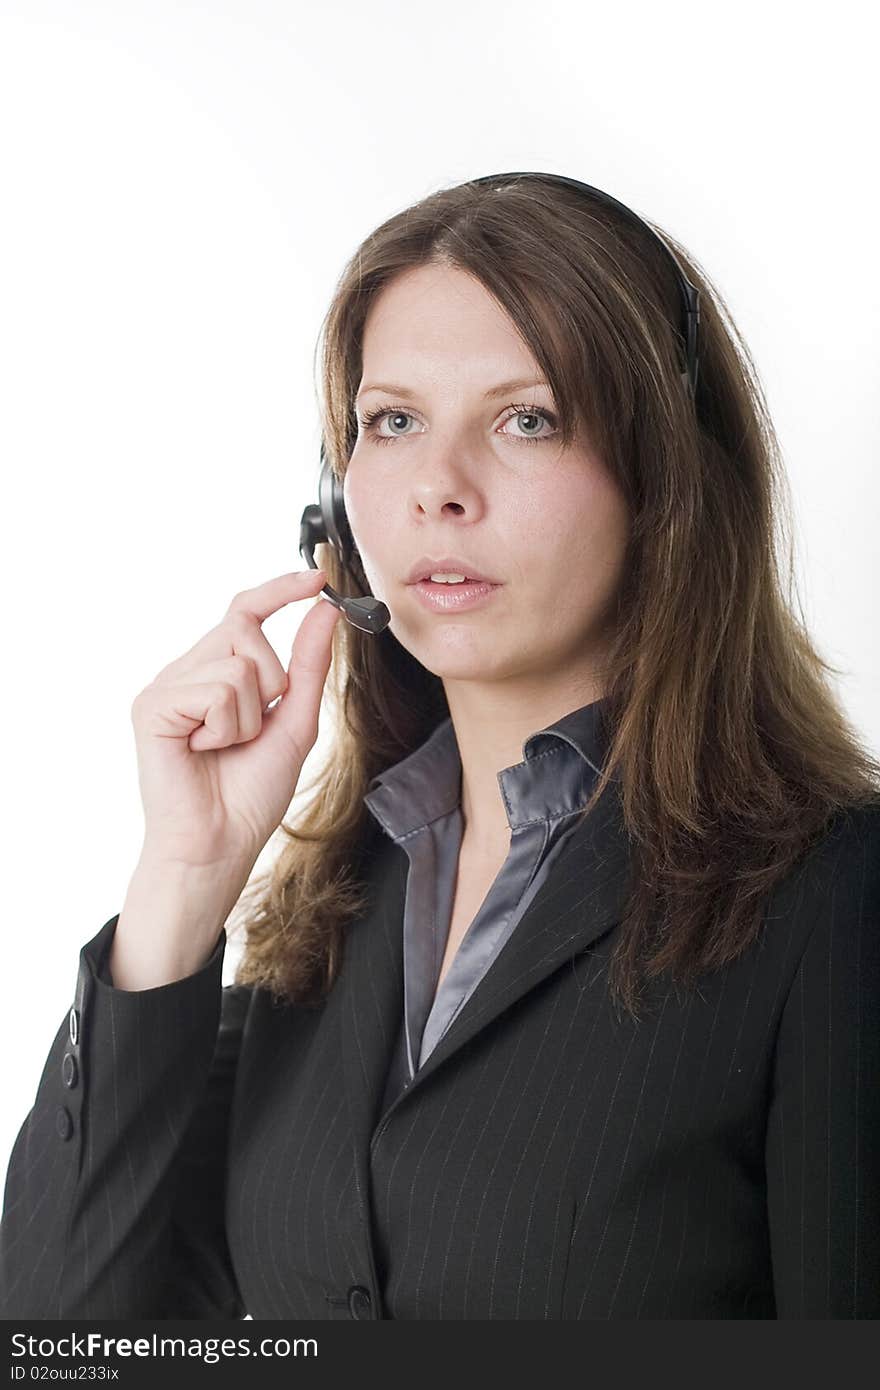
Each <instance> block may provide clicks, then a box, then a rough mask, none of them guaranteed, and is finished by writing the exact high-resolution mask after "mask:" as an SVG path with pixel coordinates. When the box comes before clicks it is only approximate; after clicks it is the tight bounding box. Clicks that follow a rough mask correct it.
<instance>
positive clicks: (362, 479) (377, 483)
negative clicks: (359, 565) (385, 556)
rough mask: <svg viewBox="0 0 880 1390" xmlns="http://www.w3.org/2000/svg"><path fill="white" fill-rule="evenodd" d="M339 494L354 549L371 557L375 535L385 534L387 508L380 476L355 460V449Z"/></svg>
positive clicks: (373, 550)
mask: <svg viewBox="0 0 880 1390" xmlns="http://www.w3.org/2000/svg"><path fill="white" fill-rule="evenodd" d="M342 496H343V499H344V501H345V514H346V516H347V517H348V523H349V526H350V527H351V531H352V534H353V536H354V539H355V542H356V543H357V547H358V550H359V551H360V552H361V555H362V556H364V555H368V556H373V557H375V554H376V549H377V546H376V541H377V538H378V537H380V536H381V535H382V534H383V533H384V534H385V535H387V534H388V526H389V522H390V516H389V511H390V508H389V506H388V502H387V494H386V491H385V489H384V487H383V484H382V481H381V478H379V477H377V475H376V474H375V472H374V474H373V476H369V475H368V471H367V469H366V468H364V467H363V466H362V464H361V461H360V460H359V459H358V456H357V450H355V452H354V453H353V454H352V456H351V459H350V460H349V463H348V467H347V469H346V472H345V477H344V478H343V480H342Z"/></svg>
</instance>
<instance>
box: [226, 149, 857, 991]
mask: <svg viewBox="0 0 880 1390" xmlns="http://www.w3.org/2000/svg"><path fill="white" fill-rule="evenodd" d="M650 225H651V226H653V227H655V228H656V230H658V231H659V232H660V233H661V235H663V236H664V237H665V238H666V240H667V242H668V243H669V244H670V245H671V246H672V248H673V250H674V251H675V253H676V255H677V256H678V257H679V259H680V260H681V262H682V264H683V266H684V269H685V271H686V273H687V274H688V276H689V277H690V278H691V280H692V281H693V282H694V283H695V284H696V285H697V286H698V288H699V289H700V303H701V329H700V376H699V386H698V391H697V399H696V403H695V404H694V402H692V401H691V400H690V399H689V398H688V395H687V393H686V391H685V390H684V389H683V386H682V382H681V377H680V372H681V370H682V360H681V345H680V340H679V337H678V335H677V329H678V326H679V324H680V321H681V312H680V307H679V298H678V291H677V288H676V283H675V279H674V277H673V275H672V273H671V270H670V266H669V264H668V263H667V260H666V257H665V256H664V255H663V251H662V248H659V247H654V246H653V245H652V238H650V237H649V236H648V235H647V233H645V232H644V231H641V230H640V229H639V228H638V227H634V226H633V225H631V224H630V223H629V222H628V220H626V219H625V218H623V217H622V215H621V214H620V213H618V212H617V211H616V210H614V209H611V208H609V207H607V206H605V205H603V204H601V203H599V202H598V201H597V200H590V201H588V200H587V198H586V197H585V196H584V195H583V194H581V193H577V192H575V191H574V190H573V189H570V188H568V187H566V186H563V185H558V184H554V183H552V182H547V181H546V180H545V181H542V180H540V178H536V177H535V176H532V175H519V176H514V175H511V176H510V177H509V178H508V179H506V180H503V181H501V182H500V183H496V184H494V185H492V186H488V187H487V186H479V187H478V186H474V185H469V184H468V183H463V184H460V185H458V186H456V187H453V188H446V189H441V190H440V191H438V192H435V193H432V194H431V195H430V196H428V197H425V198H423V199H422V200H421V201H420V202H418V203H416V204H415V205H414V206H413V207H409V208H406V209H405V210H404V211H402V212H399V213H397V214H396V215H394V216H392V217H390V218H389V219H388V220H387V221H386V222H384V223H383V224H382V225H381V226H380V227H378V228H377V229H376V230H375V231H374V232H373V233H372V234H371V235H370V236H368V237H367V238H366V240H365V241H364V242H363V243H362V245H360V246H359V247H358V249H357V250H356V252H355V253H354V255H353V256H352V257H351V259H350V261H349V263H348V265H347V266H346V267H345V269H344V271H343V274H342V276H341V278H340V280H339V282H338V285H337V288H336V291H335V294H334V296H333V299H332V302H331V304H330V307H329V310H328V312H327V315H326V317H325V320H324V323H323V325H322V351H321V378H322V379H321V396H322V399H321V403H320V404H321V411H322V426H323V434H324V441H325V447H326V450H327V454H328V458H329V460H330V464H331V466H332V468H333V470H334V472H335V473H336V475H337V476H338V477H339V478H340V479H341V478H342V477H343V476H344V474H345V469H346V466H347V461H348V459H349V458H350V456H351V453H352V451H353V448H354V444H355V441H356V438H357V428H358V426H357V417H356V414H355V410H354V397H355V394H356V392H357V389H358V386H359V383H360V379H361V372H362V363H361V344H362V341H363V333H364V326H365V322H366V319H367V315H368V313H369V311H370V308H371V305H372V304H373V302H374V301H375V299H376V297H377V295H379V294H381V292H382V290H383V288H384V287H385V286H387V285H388V284H389V283H390V282H391V280H392V279H393V278H394V277H395V276H396V275H398V274H399V273H401V272H403V271H405V270H408V269H410V268H412V267H416V266H425V265H430V264H435V263H440V264H444V265H450V266H454V267H457V268H459V269H462V270H464V271H466V272H469V273H470V274H471V275H473V276H475V277H476V278H477V279H478V280H479V281H480V282H481V283H482V284H483V285H484V286H485V288H486V289H487V290H488V291H489V292H490V293H491V294H492V295H494V296H495V297H496V299H497V301H498V302H499V303H500V304H501V306H502V307H503V308H504V309H505V310H506V312H507V313H508V314H509V316H510V318H511V319H512V321H513V322H514V324H515V325H516V327H517V329H518V330H519V332H520V334H521V335H522V337H523V339H524V340H525V342H526V343H527V344H528V346H529V347H530V349H531V351H532V353H533V355H534V357H535V359H536V361H537V362H538V364H539V365H540V367H541V369H542V371H543V372H544V373H545V374H546V380H547V381H548V382H549V384H550V386H551V388H552V393H553V396H554V400H555V405H556V409H557V412H558V415H559V418H560V428H561V436H560V437H561V441H562V442H563V443H571V442H572V440H573V439H574V438H575V437H576V435H577V432H578V430H579V428H580V427H583V426H585V427H586V428H587V430H588V431H589V435H590V439H591V442H592V443H593V444H594V445H595V446H596V447H597V449H598V451H599V453H600V456H601V457H602V458H603V459H604V461H605V463H606V465H607V467H608V468H609V469H610V470H611V472H612V474H613V476H614V478H615V479H616V480H617V482H618V484H619V486H620V487H621V488H622V489H623V492H624V496H625V497H626V498H627V500H628V503H629V508H630V516H631V535H630V542H629V553H628V555H627V559H626V563H625V568H624V573H625V579H624V583H623V586H622V589H621V592H620V594H619V596H618V600H617V614H616V619H617V621H616V630H615V634H614V640H613V646H612V651H611V659H610V664H609V668H608V672H607V674H608V683H607V687H606V692H605V693H607V695H608V709H609V712H610V724H611V731H612V737H611V741H610V745H609V754H608V760H607V762H606V765H605V768H604V770H603V775H602V777H601V778H600V779H599V781H598V782H597V785H596V789H595V792H594V794H593V797H592V798H591V800H590V803H589V804H588V805H587V807H586V808H585V810H584V811H583V813H582V814H583V815H589V814H590V812H591V811H592V809H593V808H594V806H595V804H596V802H597V801H598V799H599V798H600V797H601V795H602V794H603V793H604V791H605V789H606V787H607V786H608V784H609V781H610V780H611V779H612V777H613V779H614V783H615V786H616V790H617V793H618V794H619V796H620V802H621V808H622V814H623V820H624V824H625V827H626V831H627V833H628V835H629V838H630V842H631V845H632V852H633V855H634V860H635V872H634V874H633V880H632V883H633V887H632V889H631V892H630V897H629V900H628V902H627V904H626V909H625V913H624V916H623V918H622V922H621V929H620V934H619V941H618V943H617V947H616V950H615V953H614V955H613V956H612V958H611V962H610V972H609V986H610V989H611V992H612V996H613V997H614V999H615V1000H616V1003H617V1005H618V1007H620V1006H621V1005H623V1006H624V1007H625V1008H626V1009H628V1010H629V1011H630V1013H631V1014H632V1015H633V1016H634V1017H637V1016H638V1003H639V998H640V990H641V986H642V984H643V983H644V982H645V981H646V980H648V979H650V978H652V977H654V976H657V975H659V974H660V973H661V972H667V973H668V974H669V975H671V976H672V977H673V978H674V979H675V980H676V981H678V982H683V983H685V984H687V983H692V982H693V981H695V980H696V978H697V976H698V975H699V974H701V973H703V972H705V971H709V970H713V969H717V968H718V967H720V966H722V965H723V964H724V963H725V962H727V961H730V960H732V959H734V958H735V957H737V956H738V955H740V953H741V952H743V951H744V950H745V948H746V947H747V946H748V945H749V944H750V942H751V941H752V940H753V939H754V938H755V937H756V935H757V934H758V931H759V928H760V924H761V916H762V912H761V907H762V903H763V902H764V901H765V899H766V895H767V894H768V892H769V891H770V889H771V888H772V887H773V886H774V885H775V884H776V883H777V882H778V881H779V880H780V879H781V878H783V877H784V875H785V874H786V873H787V872H788V871H789V870H790V869H791V867H792V866H793V865H794V863H795V861H796V860H797V859H798V858H799V857H800V856H801V855H802V854H803V852H804V851H805V850H806V849H807V847H808V846H810V845H811V844H812V843H813V842H814V841H815V840H816V839H817V838H818V837H820V836H821V835H822V834H823V832H824V831H826V829H827V828H828V827H829V825H830V822H831V820H832V818H834V817H835V816H836V815H837V814H838V813H840V812H841V811H843V812H844V813H845V812H846V810H847V808H850V807H855V806H858V805H861V804H864V803H866V802H869V801H875V800H876V799H878V797H880V764H878V762H877V761H876V760H875V759H874V758H872V757H871V756H870V755H869V753H868V752H867V751H866V749H865V748H864V747H863V746H861V745H860V742H859V740H858V738H857V736H856V734H855V732H854V730H853V728H852V727H851V725H850V724H849V722H848V720H847V718H846V716H845V714H844V712H843V710H842V708H841V705H840V702H839V700H838V698H837V696H836V694H835V692H834V690H833V689H832V687H831V684H830V682H829V680H828V675H829V673H832V672H834V673H837V668H835V667H833V666H831V665H829V663H828V662H827V661H826V660H825V659H824V658H823V657H822V656H821V655H820V654H819V652H818V650H817V648H816V646H815V645H814V643H813V642H812V640H811V638H810V636H809V635H808V633H807V631H806V628H805V624H804V621H803V614H802V610H801V616H800V617H798V616H796V614H795V611H794V603H795V600H797V605H798V608H799V609H800V601H799V599H797V595H796V584H795V574H794V552H793V546H792V542H791V538H790V537H791V521H790V507H791V503H790V497H789V494H788V483H787V480H786V477H785V474H784V469H783V464H782V461H781V455H780V450H779V445H778V442H777V439H776V435H775V432H774V429H773V425H772V422H771V420H770V417H769V413H768V409H767V405H766V402H765V398H764V395H763V391H762V388H761V385H760V382H759V379H758V375H757V372H756V369H755V367H754V364H753V362H752V359H751V356H750V353H749V351H748V348H747V346H746V344H745V343H744V341H743V339H742V337H741V335H740V334H739V332H738V330H737V328H736V326H735V324H734V323H733V321H732V318H731V315H730V313H729V311H728V310H727V307H726V305H725V304H724V301H723V300H722V298H721V295H720V294H719V292H718V291H717V289H716V288H715V287H714V285H712V283H711V282H710V280H709V279H708V277H707V275H706V274H705V272H704V271H703V270H702V269H701V267H700V266H699V265H698V263H697V262H696V261H695V260H694V257H693V256H692V255H690V254H689V253H688V252H687V251H685V249H684V248H683V247H682V246H681V245H680V244H679V243H678V242H677V241H675V240H674V239H673V238H672V237H671V236H670V235H669V233H668V232H665V231H664V229H662V228H660V227H659V226H657V224H656V223H651V224H650ZM316 558H317V560H318V563H319V565H321V566H322V567H323V568H325V569H326V570H327V572H328V579H329V582H330V583H331V584H333V586H334V587H335V588H337V589H340V590H342V591H343V592H344V593H351V594H358V595H360V594H366V593H368V592H369V589H368V585H367V581H366V576H365V574H364V572H363V569H362V566H361V564H360V560H359V557H358V555H357V553H356V552H355V555H354V557H353V560H352V562H351V564H350V565H349V566H348V567H347V569H345V570H344V569H343V567H342V564H341V561H340V558H339V556H338V554H337V553H336V552H335V551H334V550H333V549H332V548H331V547H330V546H329V545H323V546H321V547H319V549H318V553H317V556H316ZM333 642H334V646H333V663H332V666H331V671H330V675H329V678H328V683H327V686H326V687H325V705H330V706H332V708H331V709H330V710H329V711H328V713H329V716H330V718H331V720H332V725H333V733H332V738H331V739H330V746H329V754H328V756H327V758H326V760H325V761H324V763H323V765H322V766H321V767H320V768H319V769H318V770H317V771H316V773H315V774H314V775H313V776H312V778H311V781H310V782H308V783H307V784H306V788H305V789H306V790H313V791H314V792H315V795H314V796H313V797H312V798H311V800H310V802H309V803H308V805H307V806H306V807H305V809H304V810H302V811H301V812H300V814H299V819H298V823H297V825H296V827H294V826H292V825H288V824H287V823H286V822H284V821H283V822H282V824H281V826H280V827H279V830H280V833H281V834H282V835H283V836H284V838H285V844H284V845H283V847H282V850H281V852H280V854H279V855H278V857H277V859H276V861H275V863H274V864H273V866H272V868H271V869H270V870H268V871H267V872H266V873H263V874H262V875H260V876H258V877H256V878H252V880H251V882H250V883H249V884H248V885H247V887H246V889H245V892H244V893H243V894H242V897H241V899H240V900H239V904H238V905H237V909H236V914H234V915H235V916H236V917H237V919H238V920H237V921H235V922H234V923H231V924H230V925H229V932H230V934H232V933H233V932H234V931H236V930H238V929H239V928H240V927H241V926H242V925H243V926H244V927H245V929H246V946H245V950H244V954H243V956H242V958H241V960H240V962H239V965H238V969H237V974H236V982H237V983H241V984H250V985H254V986H260V987H263V988H265V989H267V990H269V991H271V993H272V994H273V995H274V996H275V997H277V998H279V999H287V1000H291V1001H299V1002H317V1001H319V1000H320V999H321V998H322V997H323V996H324V995H325V994H326V993H327V991H329V989H330V988H331V986H332V984H333V982H334V980H335V978H336V976H337V974H338V969H339V965H340V961H341V957H342V949H343V943H344V936H345V928H346V925H347V923H349V922H350V921H351V920H352V919H353V918H354V917H355V916H356V915H357V914H358V913H360V912H361V911H362V910H363V908H364V904H365V902H366V881H367V880H366V872H365V866H366V865H367V864H368V862H369V855H370V851H371V849H372V848H374V847H375V845H376V841H377V837H379V838H381V836H382V834H383V832H382V831H381V829H380V828H379V827H378V826H377V825H376V823H375V821H374V820H373V817H372V816H371V815H370V813H369V811H368V810H367V808H366V807H365V806H364V804H363V796H364V793H365V792H366V790H367V786H368V783H369V781H370V779H371V778H372V777H373V776H374V775H375V774H376V773H377V772H380V771H382V770H384V769H385V768H387V767H389V766H390V765H391V764H392V763H394V762H396V761H398V760H399V759H400V758H403V757H404V756H406V755H407V754H409V753H411V752H413V751H414V750H415V749H416V748H417V747H418V746H419V745H420V744H421V743H422V742H423V741H424V740H425V739H426V738H427V737H428V736H429V734H430V733H431V732H432V731H433V730H434V729H435V728H436V726H437V724H438V723H439V722H440V721H441V720H442V719H445V718H446V717H447V716H448V714H449V709H448V705H447V702H446V696H445V692H444V690H443V685H442V681H441V680H440V678H439V677H438V676H435V675H434V674H432V673H431V672H429V671H427V670H426V669H425V668H424V667H423V666H422V665H421V663H420V662H418V661H417V660H416V659H415V658H414V657H412V656H411V655H410V654H409V652H407V651H406V650H405V648H403V647H402V646H401V644H400V643H399V642H398V641H397V639H396V638H395V637H394V635H393V634H392V633H391V631H390V630H389V629H386V631H385V632H384V633H382V634H381V635H380V636H379V637H373V636H367V635H365V634H363V633H361V632H359V631H358V630H357V629H355V628H354V627H352V626H350V625H349V624H348V623H346V622H345V620H344V619H343V620H342V621H340V622H338V623H337V625H336V629H335V632H334V638H333ZM326 717H327V716H326V715H325V716H323V718H326Z"/></svg>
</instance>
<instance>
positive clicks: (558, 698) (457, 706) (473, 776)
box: [445, 681, 603, 855]
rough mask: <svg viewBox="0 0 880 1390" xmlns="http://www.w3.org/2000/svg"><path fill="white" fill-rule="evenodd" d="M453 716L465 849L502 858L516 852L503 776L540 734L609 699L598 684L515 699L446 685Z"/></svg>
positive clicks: (465, 684) (465, 686)
mask: <svg viewBox="0 0 880 1390" xmlns="http://www.w3.org/2000/svg"><path fill="white" fill-rule="evenodd" d="M445 689H446V697H447V702H448V704H449V713H450V716H451V718H452V725H453V728H454V730H455V737H456V742H457V743H458V750H459V754H460V756H461V814H462V823H463V840H462V843H463V845H464V844H466V845H467V847H468V849H469V850H470V851H472V852H474V853H476V854H488V855H497V854H499V853H502V852H504V853H506V851H507V849H509V847H510V823H509V821H508V819H507V812H506V810H505V807H504V802H503V800H502V797H501V788H500V787H499V785H498V773H499V772H501V771H503V770H504V768H507V767H512V766H513V765H514V764H515V763H519V762H522V756H523V752H522V749H523V744H524V743H525V741H526V739H527V738H529V736H530V735H531V734H533V733H535V732H536V731H537V730H538V729H544V728H547V727H548V725H550V724H555V723H556V721H557V720H559V719H561V718H562V717H563V715H566V714H570V713H571V712H572V711H573V710H576V709H580V708H581V706H582V705H586V704H590V703H591V702H592V701H593V700H598V699H600V698H601V697H602V695H603V690H602V689H601V687H600V685H599V683H598V681H594V682H589V683H588V684H587V685H586V686H581V687H580V688H574V687H572V688H569V689H567V690H564V691H555V692H548V691H539V692H536V693H535V696H534V698H533V699H531V700H527V699H524V698H523V694H522V691H521V690H520V691H519V692H517V694H516V695H515V696H514V697H512V698H509V699H505V698H504V697H503V696H500V695H499V693H498V690H497V688H496V689H493V688H491V687H490V688H488V689H487V688H486V687H482V688H480V689H477V688H475V686H474V683H473V682H472V681H462V682H458V683H445Z"/></svg>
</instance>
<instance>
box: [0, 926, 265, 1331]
mask: <svg viewBox="0 0 880 1390" xmlns="http://www.w3.org/2000/svg"><path fill="white" fill-rule="evenodd" d="M117 921H118V914H117V915H116V916H115V917H112V918H111V919H110V921H109V922H107V923H105V925H104V926H103V927H102V928H101V930H100V932H98V934H97V935H96V936H95V937H93V938H92V940H91V941H89V942H87V943H86V945H85V946H83V948H82V950H81V952H80V963H79V972H78V978H77V987H76V996H75V999H74V1003H73V1006H72V1008H71V1010H70V1012H69V1014H68V1015H66V1016H65V1018H64V1020H63V1022H62V1024H61V1026H60V1027H59V1029H58V1032H57V1034H56V1036H55V1040H54V1042H53V1043H52V1046H51V1048H50V1051H49V1055H48V1058H47V1060H46V1063H45V1066H44V1069H43V1073H42V1076H41V1079H40V1082H39V1086H38V1089H37V1095H36V1099H35V1102H34V1105H33V1108H32V1109H31V1111H30V1113H29V1114H28V1116H27V1118H26V1119H25V1121H24V1123H23V1125H22V1127H21V1129H20V1131H19V1133H18V1137H17V1139H16V1141H15V1144H14V1147H13V1150H12V1155H11V1158H10V1162H9V1168H8V1172H7V1177H6V1188H5V1195H4V1206H3V1216H2V1221H0V1310H2V1316H3V1317H4V1318H7V1319H9V1318H59V1319H64V1318H70V1319H86V1318H242V1317H244V1316H245V1312H246V1310H245V1308H244V1306H243V1304H242V1299H241V1294H240V1292H239V1289H238V1285H237V1282H236V1278H235V1273H234V1270H233V1268H232V1263H231V1259H230V1255H229V1250H228V1247H227V1243H226V1235H225V1219H224V1205H225V1186H226V1148H227V1136H228V1126H229V1114H230V1109H231V1101H232V1089H233V1085H234V1079H235V1070H236V1065H237V1061H238V1055H239V1049H240V1042H241V1036H242V1031H243V1026H244V1020H245V1017H246V1014H247V1008H248V1004H249V1001H250V995H251V990H250V989H249V988H247V987H244V986H234V985H232V986H227V987H226V988H223V986H222V967H223V956H224V952H225V949H226V932H225V929H224V930H223V931H221V934H220V937H219V939H218V941H217V945H216V947H215V949H214V951H213V953H212V955H211V956H210V958H209V960H208V961H207V962H206V963H205V965H204V966H203V967H202V968H201V969H200V970H198V971H197V972H195V973H194V974H193V975H190V976H187V977H186V978H184V979H182V980H176V981H174V982H173V983H171V984H168V985H162V986H159V987H156V988H153V989H146V990H135V991H130V990H123V989H116V988H114V986H113V985H112V983H111V982H110V976H109V975H108V974H107V973H106V960H107V956H108V954H109V950H110V945H111V943H112V939H113V933H114V932H115V930H116V923H117Z"/></svg>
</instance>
